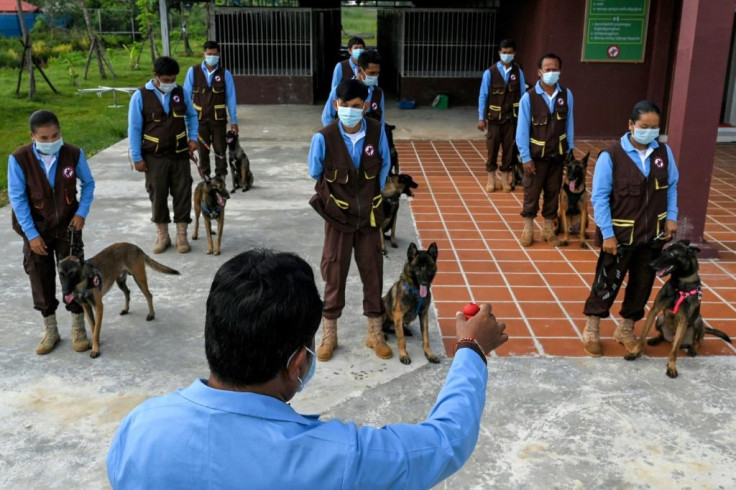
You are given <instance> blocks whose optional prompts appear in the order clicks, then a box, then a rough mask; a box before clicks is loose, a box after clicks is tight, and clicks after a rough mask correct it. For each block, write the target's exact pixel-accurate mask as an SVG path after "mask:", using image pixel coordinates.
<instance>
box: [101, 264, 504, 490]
mask: <svg viewBox="0 0 736 490" xmlns="http://www.w3.org/2000/svg"><path fill="white" fill-rule="evenodd" d="M321 314H322V301H321V299H320V296H319V292H318V291H317V286H316V284H315V282H314V274H313V273H312V269H311V267H310V266H309V264H307V263H306V262H305V261H304V260H302V259H300V258H299V257H298V256H296V255H294V254H289V253H273V252H269V251H264V250H252V251H248V252H245V253H242V254H240V255H238V256H236V257H235V258H233V259H231V260H229V261H228V262H226V263H225V264H224V265H223V266H222V267H221V268H220V270H218V271H217V274H216V275H215V278H214V280H213V282H212V287H211V288H210V294H209V297H208V299H207V313H206V319H205V332H204V337H205V352H206V354H207V362H208V364H209V368H210V376H209V379H206V380H205V379H198V380H196V381H194V383H192V384H191V385H190V386H189V387H188V388H185V389H183V390H179V391H177V392H175V393H171V394H168V395H166V396H163V397H159V398H153V399H150V400H147V401H146V402H144V403H143V404H141V405H140V406H138V407H137V408H135V409H134V410H133V411H132V412H131V413H130V414H128V416H126V417H125V419H124V420H123V421H122V423H121V424H120V426H119V427H118V430H117V432H116V434H115V438H114V439H113V441H112V445H111V447H110V451H109V453H108V455H107V474H108V478H109V480H110V484H111V485H112V487H113V488H114V489H116V490H117V489H121V490H122V489H138V488H166V489H172V490H174V489H191V488H218V489H227V488H252V489H272V488H273V489H276V488H278V489H281V488H289V489H310V490H311V489H316V488H319V489H338V488H361V489H370V488H381V489H384V488H402V489H426V488H430V487H433V486H434V485H437V484H438V483H439V482H441V481H442V480H443V479H445V478H447V477H448V476H450V475H452V474H453V473H454V472H456V471H457V470H458V469H460V468H461V467H462V465H463V464H464V463H465V461H467V459H468V458H469V457H470V455H471V453H472V452H473V448H474V447H475V444H476V442H477V440H478V432H479V430H480V421H481V416H482V414H483V408H484V405H485V393H486V384H487V381H488V369H487V367H486V357H485V356H486V355H488V353H489V352H490V351H491V350H493V349H494V348H496V347H498V346H499V345H501V344H503V343H504V342H505V341H506V339H507V336H506V335H505V334H504V333H503V330H504V328H505V326H504V325H503V324H502V323H497V322H496V319H495V318H494V316H493V315H492V314H491V307H490V305H488V304H484V305H482V306H481V310H480V312H479V313H478V314H477V315H476V316H474V317H473V318H472V319H470V320H469V321H466V320H465V317H464V316H463V314H462V313H459V314H458V315H457V319H456V321H457V336H458V338H459V339H460V341H458V343H457V344H456V352H455V359H454V360H453V362H452V366H451V367H450V371H449V373H448V375H447V380H446V382H445V386H444V387H443V389H442V391H441V392H440V394H439V396H438V399H437V402H436V404H435V406H434V408H433V409H432V411H431V412H430V414H429V416H428V418H427V420H425V421H424V422H422V423H421V424H393V425H386V426H384V427H381V428H375V427H357V426H356V425H355V424H354V423H350V422H341V421H339V420H331V421H329V422H322V421H321V420H319V417H318V416H310V415H302V414H299V413H297V412H296V411H295V410H294V409H293V408H291V406H289V404H288V402H289V400H291V399H292V398H293V397H294V395H295V394H296V393H297V392H299V391H301V390H303V389H309V388H308V384H309V380H310V379H311V378H312V377H313V375H314V374H315V368H316V361H315V354H314V337H315V333H316V331H317V328H318V327H319V322H320V316H321Z"/></svg>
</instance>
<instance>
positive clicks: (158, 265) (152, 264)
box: [143, 252, 179, 276]
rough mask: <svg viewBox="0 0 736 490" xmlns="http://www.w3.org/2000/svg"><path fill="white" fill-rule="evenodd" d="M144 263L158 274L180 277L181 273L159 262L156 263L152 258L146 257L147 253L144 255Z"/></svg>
mask: <svg viewBox="0 0 736 490" xmlns="http://www.w3.org/2000/svg"><path fill="white" fill-rule="evenodd" d="M143 261H144V262H145V263H146V265H147V266H148V267H150V268H151V269H153V270H155V271H157V272H161V273H163V274H173V275H175V276H178V275H179V271H178V270H176V269H172V268H171V267H166V266H165V265H164V264H161V263H159V262H156V261H155V260H153V259H152V258H151V257H149V256H148V255H146V254H145V252H144V253H143Z"/></svg>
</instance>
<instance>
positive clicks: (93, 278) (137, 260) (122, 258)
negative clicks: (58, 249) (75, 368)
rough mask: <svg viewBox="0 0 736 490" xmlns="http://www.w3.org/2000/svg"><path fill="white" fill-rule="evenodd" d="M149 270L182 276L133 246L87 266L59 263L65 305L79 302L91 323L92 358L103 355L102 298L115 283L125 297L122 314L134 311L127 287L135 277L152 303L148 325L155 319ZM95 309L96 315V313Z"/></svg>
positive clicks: (115, 248) (117, 247)
mask: <svg viewBox="0 0 736 490" xmlns="http://www.w3.org/2000/svg"><path fill="white" fill-rule="evenodd" d="M146 266H148V267H150V268H151V269H153V270H155V271H158V272H162V273H164V274H174V275H178V274H179V272H178V271H175V270H174V269H172V268H171V267H166V266H165V265H163V264H160V263H158V262H156V261H155V260H153V259H152V258H151V257H149V256H148V255H146V253H145V252H144V251H143V250H141V249H140V248H138V247H137V246H135V245H133V244H132V243H116V244H114V245H110V246H109V247H107V248H106V249H105V250H103V251H102V252H100V253H98V254H97V255H95V256H94V257H92V258H91V259H89V260H86V261H84V262H81V261H80V260H79V258H78V257H76V256H73V255H70V256H69V257H67V258H65V259H63V260H62V261H61V262H59V280H60V281H61V291H62V293H63V294H64V303H66V304H70V303H71V302H72V301H76V302H77V303H79V304H80V305H82V308H84V312H85V314H86V315H87V322H88V323H89V325H90V328H91V329H92V353H91V354H90V357H92V358H95V357H97V356H99V355H100V329H101V328H102V311H103V308H102V297H103V296H105V294H106V293H107V292H108V291H109V290H110V288H111V287H112V285H113V282H115V283H117V285H118V287H119V288H120V290H121V291H122V292H123V294H124V295H125V306H124V307H123V309H122V311H121V312H120V314H121V315H126V314H127V313H128V311H129V309H130V289H128V286H127V285H126V284H125V280H126V278H127V277H128V274H130V275H132V276H133V279H134V280H135V282H136V284H138V287H139V288H140V290H141V292H142V293H143V296H145V297H146V301H147V302H148V316H146V320H147V321H151V320H153V319H154V318H155V316H156V314H155V313H154V311H153V295H152V294H151V291H149V290H148V279H147V278H146ZM92 308H94V311H92Z"/></svg>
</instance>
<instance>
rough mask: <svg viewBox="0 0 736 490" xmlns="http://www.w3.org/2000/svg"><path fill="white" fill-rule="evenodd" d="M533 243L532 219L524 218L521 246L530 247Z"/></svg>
mask: <svg viewBox="0 0 736 490" xmlns="http://www.w3.org/2000/svg"><path fill="white" fill-rule="evenodd" d="M532 243H534V218H531V217H528V216H525V217H524V229H523V230H522V232H521V246H522V247H530V246H531V244H532Z"/></svg>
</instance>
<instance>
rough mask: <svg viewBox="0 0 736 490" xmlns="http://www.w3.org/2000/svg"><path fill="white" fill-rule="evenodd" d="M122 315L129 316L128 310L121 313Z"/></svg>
mask: <svg viewBox="0 0 736 490" xmlns="http://www.w3.org/2000/svg"><path fill="white" fill-rule="evenodd" d="M120 314H121V315H127V314H128V310H121V311H120Z"/></svg>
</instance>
